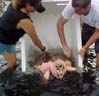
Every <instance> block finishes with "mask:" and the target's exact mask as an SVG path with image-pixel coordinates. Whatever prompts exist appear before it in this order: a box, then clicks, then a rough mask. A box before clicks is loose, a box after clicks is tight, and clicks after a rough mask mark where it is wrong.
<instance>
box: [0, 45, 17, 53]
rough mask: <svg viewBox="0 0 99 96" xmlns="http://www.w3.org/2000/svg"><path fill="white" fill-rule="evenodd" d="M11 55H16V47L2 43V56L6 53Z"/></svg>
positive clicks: (0, 47)
mask: <svg viewBox="0 0 99 96" xmlns="http://www.w3.org/2000/svg"><path fill="white" fill-rule="evenodd" d="M5 52H6V53H11V54H15V53H16V51H15V45H8V44H3V43H0V54H4V53H5Z"/></svg>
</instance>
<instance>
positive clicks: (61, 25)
mask: <svg viewBox="0 0 99 96" xmlns="http://www.w3.org/2000/svg"><path fill="white" fill-rule="evenodd" d="M67 21H68V20H66V19H64V18H63V16H60V18H59V20H58V22H57V31H58V35H59V38H60V41H61V44H62V47H63V51H64V54H65V55H66V56H67V57H70V56H71V50H70V48H69V47H68V45H67V42H66V40H65V35H64V24H65V23H66V22H67Z"/></svg>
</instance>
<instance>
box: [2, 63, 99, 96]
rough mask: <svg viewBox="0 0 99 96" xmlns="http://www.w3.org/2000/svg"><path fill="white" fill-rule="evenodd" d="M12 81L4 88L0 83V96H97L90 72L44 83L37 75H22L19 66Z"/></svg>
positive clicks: (98, 89) (96, 86)
mask: <svg viewBox="0 0 99 96" xmlns="http://www.w3.org/2000/svg"><path fill="white" fill-rule="evenodd" d="M13 80H14V82H12V83H11V84H9V83H8V81H7V82H6V84H5V86H2V82H1V83H0V96H99V85H98V84H96V83H95V78H94V77H92V73H91V72H87V73H78V72H69V73H66V75H65V76H64V78H63V79H61V80H60V79H56V78H54V77H51V78H50V80H49V81H48V82H45V81H44V80H43V78H42V76H41V75H40V74H39V73H32V74H26V73H22V72H21V68H20V65H19V66H18V67H17V68H16V70H15V78H14V79H13Z"/></svg>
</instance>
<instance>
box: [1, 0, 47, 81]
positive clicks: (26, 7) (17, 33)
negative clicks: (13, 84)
mask: <svg viewBox="0 0 99 96" xmlns="http://www.w3.org/2000/svg"><path fill="white" fill-rule="evenodd" d="M35 11H37V12H39V13H42V12H43V11H45V8H44V7H43V5H42V3H41V0H12V2H11V4H10V5H9V6H8V8H7V10H6V11H5V12H4V14H3V15H2V16H1V18H0V54H1V55H3V56H4V57H5V59H6V61H7V70H5V71H4V72H3V73H2V74H0V77H1V78H2V79H3V78H4V77H7V78H9V77H11V74H12V73H13V70H14V67H15V64H16V52H15V45H16V43H17V41H18V40H19V39H20V38H21V37H22V36H23V35H24V34H28V35H29V36H30V38H31V40H32V41H33V42H34V43H35V45H36V46H37V47H38V48H39V49H40V50H41V51H43V52H44V51H45V50H46V48H45V47H44V45H43V44H42V42H41V41H40V39H39V37H38V36H37V34H36V30H35V26H34V24H33V22H32V20H31V19H30V16H29V13H30V12H35ZM2 81H6V80H2Z"/></svg>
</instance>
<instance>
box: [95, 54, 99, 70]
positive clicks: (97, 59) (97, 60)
mask: <svg viewBox="0 0 99 96" xmlns="http://www.w3.org/2000/svg"><path fill="white" fill-rule="evenodd" d="M96 64H97V65H96V66H97V68H99V53H97V54H96Z"/></svg>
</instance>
